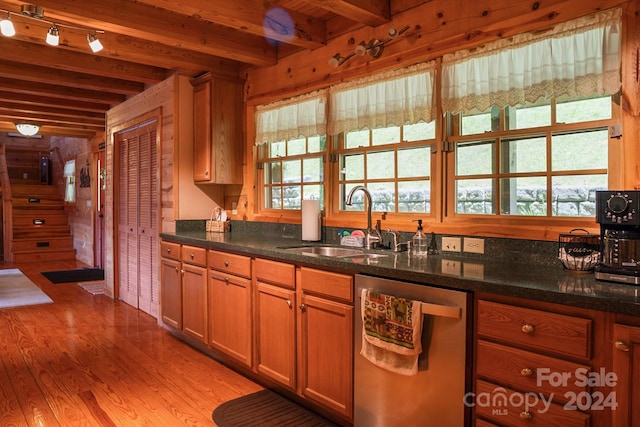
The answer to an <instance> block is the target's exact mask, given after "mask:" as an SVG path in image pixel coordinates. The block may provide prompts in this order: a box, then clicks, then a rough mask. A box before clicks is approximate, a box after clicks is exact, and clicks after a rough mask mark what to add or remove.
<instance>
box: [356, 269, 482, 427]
mask: <svg viewBox="0 0 640 427" xmlns="http://www.w3.org/2000/svg"><path fill="white" fill-rule="evenodd" d="M355 286H356V296H357V298H356V307H355V310H354V311H355V313H356V314H355V334H354V335H355V341H354V357H355V361H354V371H355V378H354V380H355V381H354V425H355V426H356V427H375V426H379V427H383V426H384V427H393V426H402V427H412V426H432V427H463V426H465V425H469V424H470V419H471V418H470V417H471V410H470V409H469V408H468V407H467V406H466V405H465V401H464V398H465V396H464V395H465V393H466V392H467V391H469V390H470V383H471V379H470V378H471V368H470V362H471V358H470V357H468V352H469V349H468V348H467V338H468V335H467V334H468V332H467V331H468V330H469V329H468V327H469V325H468V322H470V319H471V316H470V315H469V307H471V304H470V301H471V294H470V293H468V292H462V291H455V290H448V289H442V288H437V287H433V286H425V285H421V284H414V283H407V282H400V281H395V280H388V279H381V278H377V277H373V276H366V275H362V274H358V275H356V279H355ZM363 288H367V289H374V290H376V291H379V292H382V293H384V294H387V295H393V296H398V297H403V298H409V299H413V300H419V301H422V302H424V303H427V304H423V306H422V307H423V312H427V313H434V314H425V316H424V319H423V326H422V354H421V355H420V357H419V359H418V374H417V375H413V376H406V375H401V374H396V373H392V372H390V371H387V370H385V369H382V368H379V367H377V366H375V365H374V364H372V363H371V362H369V361H368V360H367V359H365V358H364V357H363V356H361V355H360V350H361V349H362V316H361V290H362V289H363ZM457 308H459V310H458V309H457Z"/></svg>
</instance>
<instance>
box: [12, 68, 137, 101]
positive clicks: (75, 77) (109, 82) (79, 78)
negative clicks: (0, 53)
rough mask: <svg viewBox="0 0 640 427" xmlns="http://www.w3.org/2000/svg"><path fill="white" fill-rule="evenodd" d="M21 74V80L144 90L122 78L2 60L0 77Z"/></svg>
mask: <svg viewBox="0 0 640 427" xmlns="http://www.w3.org/2000/svg"><path fill="white" fill-rule="evenodd" d="M14 76H20V78H21V80H27V81H32V82H38V83H40V82H45V83H50V84H55V85H61V86H68V87H72V88H80V89H88V90H96V91H105V92H111V93H119V94H122V95H135V94H137V93H140V92H142V91H143V90H144V84H142V83H138V82H132V81H127V80H122V79H112V78H108V77H102V76H92V75H90V74H83V73H76V72H72V71H64V70H58V69H55V68H48V67H39V66H26V65H24V64H19V63H17V62H9V61H1V62H0V77H5V78H12V77H14Z"/></svg>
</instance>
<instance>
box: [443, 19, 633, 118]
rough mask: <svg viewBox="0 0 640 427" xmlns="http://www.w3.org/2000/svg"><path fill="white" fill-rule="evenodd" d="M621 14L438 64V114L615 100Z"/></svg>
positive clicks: (448, 57)
mask: <svg viewBox="0 0 640 427" xmlns="http://www.w3.org/2000/svg"><path fill="white" fill-rule="evenodd" d="M620 17H621V10H620V9H615V10H611V11H606V12H601V13H598V14H596V15H592V16H589V17H584V18H580V19H577V20H573V21H569V22H566V23H563V24H560V25H558V26H556V27H555V28H554V29H553V30H551V31H549V32H547V33H544V34H521V35H518V36H514V37H511V38H509V39H506V40H499V41H496V42H493V43H490V44H487V45H485V46H484V47H482V48H477V49H475V50H473V49H472V50H464V51H459V52H455V53H453V54H449V55H445V56H444V57H443V60H442V74H443V83H442V98H443V99H442V106H443V111H449V112H453V113H458V112H462V113H469V112H485V111H488V110H489V108H490V107H492V106H497V107H500V108H503V107H506V106H512V107H516V106H526V105H532V104H535V103H536V102H540V101H549V100H551V99H557V100H563V99H569V98H577V97H588V96H593V95H605V94H609V95H611V94H615V93H616V92H618V90H620V87H621V81H620V79H621V77H620V63H621V52H620V51H621V34H620V33H621V18H620Z"/></svg>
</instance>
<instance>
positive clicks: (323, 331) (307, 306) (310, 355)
mask: <svg viewBox="0 0 640 427" xmlns="http://www.w3.org/2000/svg"><path fill="white" fill-rule="evenodd" d="M298 339H299V346H300V348H299V350H298V354H299V355H300V360H299V362H298V372H299V375H300V380H299V381H300V383H299V391H300V393H302V395H304V397H306V398H308V399H310V400H313V401H316V402H318V403H320V404H322V405H324V406H326V407H327V408H330V409H332V410H333V411H335V412H337V413H339V414H341V415H344V416H346V417H348V418H351V416H352V412H353V307H351V306H348V305H346V304H341V303H338V302H334V301H330V300H327V299H324V298H320V297H316V296H311V295H304V294H303V295H302V297H301V304H300V321H299V327H298Z"/></svg>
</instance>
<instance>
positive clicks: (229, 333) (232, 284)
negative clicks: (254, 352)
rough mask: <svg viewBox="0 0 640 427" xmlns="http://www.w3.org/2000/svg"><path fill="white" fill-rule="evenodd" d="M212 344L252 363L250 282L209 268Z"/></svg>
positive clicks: (241, 359)
mask: <svg viewBox="0 0 640 427" xmlns="http://www.w3.org/2000/svg"><path fill="white" fill-rule="evenodd" d="M209 345H211V346H212V347H213V348H216V349H218V350H220V351H222V352H224V353H226V354H228V355H229V356H231V357H233V358H234V359H236V360H238V361H239V362H241V363H243V364H245V365H247V366H251V282H250V281H249V280H247V279H243V278H241V277H236V276H231V275H226V274H224V273H220V272H218V271H216V270H209Z"/></svg>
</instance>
